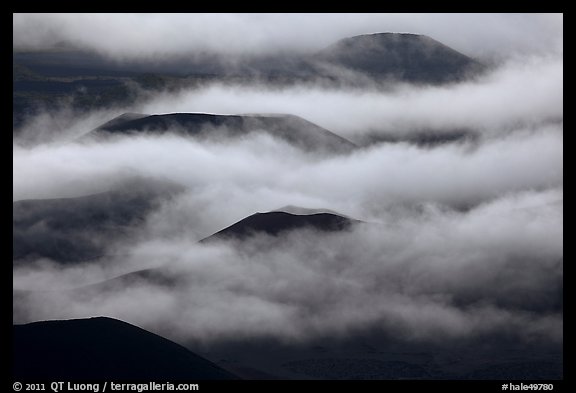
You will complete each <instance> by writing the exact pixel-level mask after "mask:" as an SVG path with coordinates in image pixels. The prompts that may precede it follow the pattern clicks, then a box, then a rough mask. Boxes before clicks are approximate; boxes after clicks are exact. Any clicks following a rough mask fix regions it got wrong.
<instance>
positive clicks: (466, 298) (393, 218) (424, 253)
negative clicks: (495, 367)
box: [15, 190, 563, 342]
mask: <svg viewBox="0 0 576 393" xmlns="http://www.w3.org/2000/svg"><path fill="white" fill-rule="evenodd" d="M561 196H562V194H561V191H560V190H550V191H544V192H523V193H517V194H513V195H510V196H508V197H504V198H500V199H497V200H494V201H493V202H490V203H487V204H484V205H482V206H479V207H478V208H476V209H474V210H472V211H470V212H466V213H456V212H453V211H449V210H448V211H445V210H438V209H436V208H434V207H432V206H430V207H429V208H426V209H424V210H423V211H421V212H411V213H406V212H404V213H403V214H402V215H397V214H395V213H394V212H391V213H388V214H386V215H385V216H382V219H383V222H381V223H380V224H370V225H361V226H360V227H358V228H356V229H355V230H354V231H352V232H345V233H340V234H334V235H326V234H320V233H308V232H303V233H298V232H295V233H292V234H291V235H288V236H284V237H282V238H278V239H276V238H270V237H257V238H254V239H252V240H251V241H249V242H248V243H244V244H243V245H242V246H241V247H239V246H238V245H236V246H235V245H234V243H232V244H229V245H222V244H215V245H214V244H212V245H207V246H199V245H195V244H194V241H193V240H192V239H193V237H194V236H193V234H190V233H186V232H183V233H182V236H181V237H180V238H178V237H171V238H158V237H152V238H150V239H148V240H145V241H144V240H143V241H142V242H140V243H139V244H138V245H136V246H135V247H133V248H131V250H130V255H131V256H130V257H128V258H126V259H124V260H123V261H121V260H120V261H117V262H118V263H122V264H124V266H126V267H128V266H130V265H134V264H138V265H140V266H141V267H144V266H146V265H147V264H148V265H149V264H150V263H151V262H153V264H157V265H164V266H165V270H164V273H167V274H169V275H170V274H174V275H175V277H177V279H178V284H177V285H174V284H171V285H170V286H167V287H164V286H157V285H153V284H143V283H142V282H140V283H139V282H138V281H136V282H134V283H133V284H132V285H127V284H121V285H119V286H117V287H115V288H114V287H112V288H113V289H111V288H108V289H107V290H106V291H102V292H96V293H94V292H91V293H90V294H89V295H88V296H84V297H83V296H81V294H80V295H79V294H78V293H73V294H70V295H68V294H66V293H60V294H57V295H55V296H54V298H52V297H51V296H46V295H44V296H42V300H40V301H37V302H36V303H35V307H37V308H35V307H32V308H30V309H28V310H27V311H28V315H26V313H24V315H25V316H22V315H20V317H21V318H23V319H27V318H33V319H37V318H45V317H50V318H54V317H59V318H69V317H83V316H88V315H100V314H102V315H109V316H113V317H117V318H121V319H124V320H127V321H130V322H133V323H137V324H139V325H141V326H146V327H149V328H153V329H156V330H159V331H161V332H162V333H164V334H168V335H169V336H171V337H174V338H176V339H178V340H179V341H183V342H186V341H203V342H213V341H220V340H224V341H226V340H231V339H239V338H240V339H241V338H258V337H260V338H262V337H273V338H276V339H280V340H282V341H288V342H290V341H293V340H296V341H301V340H308V339H314V338H318V337H325V336H330V335H336V336H346V335H348V334H355V333H354V332H356V333H358V332H362V331H364V330H366V329H373V328H374V327H376V326H379V329H382V330H383V331H384V332H386V333H387V334H391V335H392V336H397V337H398V338H400V339H408V340H424V341H430V340H432V341H435V340H443V339H448V338H453V339H462V338H473V337H477V336H481V335H491V334H512V336H514V337H516V338H520V339H521V340H527V342H529V341H536V342H539V341H544V342H548V341H552V342H561V340H562V317H561V309H560V308H559V305H558V294H559V292H560V291H561V281H562V255H563V252H562V242H563V235H562V225H561V223H562V210H561V209H558V206H559V205H558V204H559V203H560V204H561ZM157 219H159V217H155V220H157ZM152 233H153V232H152ZM136 261H137V262H136ZM148 267H149V266H148ZM131 268H132V269H133V268H134V266H131ZM77 270H78V269H70V271H69V272H68V273H67V275H62V272H61V271H60V269H54V270H52V269H50V268H48V267H46V268H45V270H44V271H43V272H42V273H40V270H38V269H36V271H35V275H34V276H26V273H30V272H27V271H26V269H22V270H17V271H16V272H15V283H16V284H19V285H20V286H26V285H30V284H31V282H32V279H33V282H34V285H36V286H38V285H42V284H43V285H47V284H50V285H54V284H55V283H54V281H53V280H54V277H55V276H59V277H61V278H60V279H61V280H62V281H63V279H62V277H67V278H68V280H69V283H68V285H70V283H71V282H74V280H77V278H78V277H77V273H78V271H77ZM90 275H91V276H92V277H93V278H96V277H99V275H100V272H99V271H97V270H96V269H95V268H94V267H92V268H87V269H86V270H85V272H84V277H83V278H84V280H85V279H86V276H90ZM75 282H76V285H73V286H77V283H78V281H75ZM41 283H42V284H41ZM61 285H64V286H65V283H61ZM44 289H46V288H44ZM51 289H55V288H54V287H52V288H51ZM51 301H54V302H55V303H51Z"/></svg>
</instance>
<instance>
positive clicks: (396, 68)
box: [316, 33, 482, 83]
mask: <svg viewBox="0 0 576 393" xmlns="http://www.w3.org/2000/svg"><path fill="white" fill-rule="evenodd" d="M316 60H318V61H320V62H323V63H325V64H326V65H330V66H340V67H344V68H346V69H349V70H352V71H355V72H357V73H360V74H363V75H366V76H371V77H374V78H378V79H390V80H400V81H404V82H410V83H447V82H456V81H460V80H462V79H464V78H465V77H467V76H469V75H471V74H473V73H475V72H478V71H480V70H481V68H482V66H481V65H480V64H479V63H478V62H477V61H475V60H473V59H471V58H470V57H468V56H466V55H463V54H462V53H459V52H457V51H456V50H454V49H452V48H449V47H448V46H446V45H444V44H442V43H440V42H438V41H436V40H434V39H432V38H430V37H427V36H425V35H419V34H409V33H376V34H366V35H359V36H355V37H349V38H344V39H342V40H340V41H338V42H336V43H335V44H333V45H331V46H329V47H327V48H325V49H324V50H322V51H320V52H318V53H317V55H316Z"/></svg>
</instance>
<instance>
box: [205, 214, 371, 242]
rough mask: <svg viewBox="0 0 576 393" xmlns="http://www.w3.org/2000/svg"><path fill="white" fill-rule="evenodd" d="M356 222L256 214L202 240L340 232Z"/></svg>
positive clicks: (318, 216)
mask: <svg viewBox="0 0 576 393" xmlns="http://www.w3.org/2000/svg"><path fill="white" fill-rule="evenodd" d="M359 222H360V221H358V220H352V219H350V218H346V217H342V216H339V215H336V214H330V213H317V214H307V215H297V214H290V213H286V212H279V211H274V212H268V213H256V214H253V215H251V216H249V217H246V218H245V219H243V220H241V221H238V222H237V223H235V224H233V225H230V226H229V227H227V228H224V229H222V230H221V231H218V232H216V233H215V234H213V235H211V236H209V237H207V238H205V239H202V240H201V242H203V241H213V240H226V239H245V238H247V237H250V236H252V235H255V234H267V235H271V236H278V235H279V234H281V233H284V232H288V231H292V230H296V229H306V228H307V229H314V230H319V231H327V232H334V231H341V230H345V229H348V228H350V227H351V226H352V225H353V224H354V223H359Z"/></svg>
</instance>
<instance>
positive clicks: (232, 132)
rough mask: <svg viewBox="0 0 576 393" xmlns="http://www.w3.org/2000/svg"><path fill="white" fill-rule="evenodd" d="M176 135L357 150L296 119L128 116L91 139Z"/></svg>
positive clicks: (307, 148)
mask: <svg viewBox="0 0 576 393" xmlns="http://www.w3.org/2000/svg"><path fill="white" fill-rule="evenodd" d="M140 132H150V133H156V134H158V133H160V134H161V133H165V132H175V133H178V134H181V135H186V136H192V137H195V138H198V139H208V138H212V139H234V138H241V137H244V136H246V135H247V134H249V133H253V132H262V133H266V134H268V135H270V136H272V137H275V138H279V139H281V140H283V141H285V142H288V143H290V144H292V145H294V146H297V147H298V148H301V149H303V150H305V151H318V152H328V153H349V152H351V151H353V150H354V149H355V148H356V145H354V144H353V143H352V142H350V141H349V140H347V139H344V138H342V137H340V136H338V135H336V134H334V133H332V132H330V131H328V130H326V129H324V128H322V127H320V126H318V125H316V124H314V123H311V122H309V121H307V120H304V119H302V118H300V117H298V116H292V115H217V114H208V113H169V114H162V115H150V116H148V115H136V114H124V115H121V116H119V117H117V118H115V119H112V120H111V121H109V122H107V123H105V124H103V125H102V126H100V127H98V128H97V129H96V130H94V131H93V132H91V133H90V134H88V135H91V136H95V135H100V136H102V135H110V134H116V135H118V134H130V133H140Z"/></svg>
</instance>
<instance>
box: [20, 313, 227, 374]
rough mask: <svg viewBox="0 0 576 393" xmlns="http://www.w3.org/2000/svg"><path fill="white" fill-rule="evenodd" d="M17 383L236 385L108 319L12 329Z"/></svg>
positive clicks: (163, 342)
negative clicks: (189, 382) (92, 381)
mask: <svg viewBox="0 0 576 393" xmlns="http://www.w3.org/2000/svg"><path fill="white" fill-rule="evenodd" d="M12 375H13V377H14V378H15V379H34V378H36V379H39V378H49V379H59V380H77V379H102V380H110V379H122V380H127V379H141V380H143V379H145V380H154V379H157V380H159V381H158V382H160V381H161V380H205V379H209V380H216V379H217V380H221V379H237V378H236V377H235V376H234V375H232V374H231V373H229V372H227V371H225V370H223V369H222V368H220V367H218V366H217V365H215V364H213V363H211V362H210V361H208V360H206V359H204V358H202V357H200V356H198V355H195V354H194V353H192V352H190V351H189V350H187V349H186V348H184V347H182V346H180V345H178V344H176V343H174V342H172V341H170V340H167V339H165V338H163V337H161V336H158V335H156V334H153V333H150V332H148V331H146V330H143V329H141V328H138V327H136V326H134V325H130V324H128V323H126V322H122V321H119V320H117V319H112V318H104V317H99V318H89V319H74V320H57V321H45V322H35V323H30V324H26V325H14V326H13V374H12Z"/></svg>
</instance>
